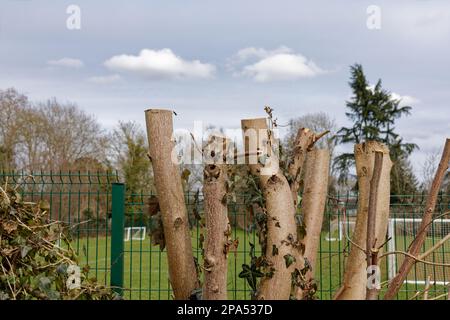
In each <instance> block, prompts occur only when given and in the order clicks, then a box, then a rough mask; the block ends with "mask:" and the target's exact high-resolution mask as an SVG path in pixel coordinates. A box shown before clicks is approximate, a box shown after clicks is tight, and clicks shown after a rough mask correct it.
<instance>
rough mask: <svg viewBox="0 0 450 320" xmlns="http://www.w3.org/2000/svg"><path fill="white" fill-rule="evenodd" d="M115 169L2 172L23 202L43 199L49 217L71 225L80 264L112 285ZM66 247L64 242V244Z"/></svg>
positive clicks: (2, 180) (0, 178)
mask: <svg viewBox="0 0 450 320" xmlns="http://www.w3.org/2000/svg"><path fill="white" fill-rule="evenodd" d="M117 181H118V176H117V173H114V172H65V173H63V172H23V171H19V172H0V183H1V185H2V186H5V185H6V186H10V187H14V188H17V190H18V191H19V192H20V193H21V195H22V197H23V199H24V201H29V202H41V204H42V205H43V206H47V207H48V211H49V218H50V219H51V220H54V221H60V222H62V223H63V224H64V225H66V226H67V227H68V230H69V236H70V239H71V241H70V245H71V247H72V248H73V249H74V250H75V251H76V252H77V254H78V257H79V264H80V267H88V268H89V270H90V272H89V276H91V277H95V278H97V280H98V281H99V282H100V283H102V284H105V285H109V278H110V277H109V268H110V262H109V256H110V252H111V248H110V224H111V184H112V183H114V182H117ZM61 245H62V246H64V245H65V244H61Z"/></svg>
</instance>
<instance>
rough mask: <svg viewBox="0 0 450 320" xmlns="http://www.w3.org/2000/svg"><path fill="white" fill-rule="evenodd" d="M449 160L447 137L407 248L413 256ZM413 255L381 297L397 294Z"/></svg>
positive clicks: (432, 208) (404, 263)
mask: <svg viewBox="0 0 450 320" xmlns="http://www.w3.org/2000/svg"><path fill="white" fill-rule="evenodd" d="M449 161H450V139H447V140H446V142H445V147H444V151H443V153H442V158H441V161H440V163H439V167H438V169H437V171H436V175H435V176H434V179H433V183H432V184H431V187H430V191H429V193H428V196H427V202H426V207H425V208H426V210H425V212H424V214H423V217H422V222H421V224H420V228H419V232H418V234H417V236H416V237H415V238H414V240H413V242H412V243H411V245H410V247H409V249H408V253H409V254H410V255H412V256H413V257H417V256H418V254H419V252H420V250H421V248H422V245H423V243H424V241H425V238H426V235H427V233H428V231H429V229H430V227H431V223H432V221H433V213H434V209H435V207H436V201H437V196H438V193H439V188H440V186H441V184H442V181H443V180H444V177H445V174H446V172H447V169H448V166H449ZM413 257H411V256H405V260H403V263H402V265H401V266H400V269H399V271H398V274H397V275H396V276H395V277H394V279H392V281H391V282H390V283H389V287H388V290H387V291H386V294H385V295H384V297H383V298H384V299H385V300H390V299H393V298H394V297H395V296H396V295H397V293H398V291H399V290H400V288H401V286H402V284H403V282H404V281H405V279H406V277H407V276H408V273H409V271H411V268H412V266H413V265H414V263H415V260H414V258H413Z"/></svg>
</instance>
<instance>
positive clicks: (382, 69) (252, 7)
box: [0, 0, 450, 170]
mask: <svg viewBox="0 0 450 320" xmlns="http://www.w3.org/2000/svg"><path fill="white" fill-rule="evenodd" d="M187 3H188V4H187ZM344 4H345V5H344ZM71 5H75V6H76V7H75V9H77V8H79V9H80V13H81V18H80V21H81V25H80V27H81V28H80V29H77V28H75V29H71V28H73V27H74V26H75V27H76V21H77V20H76V19H73V18H74V17H75V16H74V15H73V14H74V13H75V14H76V10H75V11H72V9H73V8H74V7H73V6H71ZM374 5H375V6H377V7H378V8H379V10H380V20H379V27H380V28H379V29H374V28H373V26H376V25H377V24H376V23H377V22H376V21H375V20H373V18H374V17H375V15H374V11H372V10H373V6H374ZM371 6H372V7H371ZM68 12H69V13H68ZM374 21H375V22H374ZM368 23H369V26H372V27H371V28H369V27H368ZM374 23H375V24H374ZM68 24H69V27H68ZM355 62H358V63H361V64H363V66H364V68H365V71H366V73H367V76H368V78H369V80H370V81H371V83H374V82H375V81H377V79H378V78H382V80H383V85H384V87H385V88H386V89H388V90H390V91H392V92H393V93H394V94H395V95H396V97H402V98H403V101H404V102H405V103H409V104H411V105H412V106H413V111H412V116H410V117H408V118H405V119H402V120H401V121H400V122H399V123H398V126H397V128H398V131H399V132H400V133H401V134H402V135H403V136H404V137H405V140H406V141H409V142H414V143H417V144H418V145H419V146H420V148H421V150H420V151H417V152H415V154H414V157H413V160H414V166H415V167H416V169H417V170H419V169H420V164H421V162H422V161H423V159H424V157H425V155H426V154H427V153H428V152H433V151H435V150H437V149H439V148H440V147H441V146H442V145H443V143H444V139H445V138H446V137H447V136H449V132H450V130H449V129H450V75H449V72H450V64H449V62H450V2H449V1H447V0H428V1H426V0H421V1H419V0H405V1H392V0H387V1H381V0H371V1H363V0H346V1H330V0H329V1H317V0H315V1H299V0H292V1H282V0H281V1H266V0H257V1H254V0H247V1H238V0H228V1H211V0H208V1H207V0H203V1H200V0H195V1H181V0H180V1H178V0H171V1H167V0H166V1H159V0H152V1H138V0H133V1H127V2H125V1H115V0H114V1H108V2H106V1H92V0H91V1H87V0H72V1H50V0H1V1H0V88H2V89H5V88H7V87H11V86H14V87H16V88H17V89H18V90H20V91H22V92H25V93H26V94H28V95H29V97H30V98H31V99H32V100H44V99H47V98H49V97H56V98H58V99H59V100H61V101H72V102H76V103H77V104H78V105H79V106H80V107H81V108H83V109H84V110H86V111H87V112H89V113H92V114H95V115H96V117H97V118H98V120H99V121H100V122H101V123H103V124H104V126H105V127H108V128H110V127H112V126H114V125H115V124H116V123H117V121H119V120H136V121H138V122H140V123H142V124H143V123H144V110H145V109H147V108H150V107H162V108H173V109H174V110H176V112H177V113H178V117H176V118H175V126H176V127H179V128H187V129H190V128H192V126H193V122H194V121H195V120H199V121H203V122H205V123H212V124H215V125H217V126H223V127H226V128H236V127H239V125H240V119H242V118H248V117H258V116H263V115H264V113H263V111H262V109H263V106H264V105H270V106H272V107H273V108H275V112H276V115H277V116H278V118H279V123H283V122H286V121H287V120H288V119H290V118H292V117H296V116H301V115H304V114H306V113H310V112H316V111H324V112H326V113H328V114H329V115H330V116H332V117H333V118H335V119H336V121H337V123H338V125H348V124H349V123H348V121H347V119H346V117H345V100H346V99H348V98H349V96H350V90H349V87H348V79H349V66H350V65H351V64H354V63H355Z"/></svg>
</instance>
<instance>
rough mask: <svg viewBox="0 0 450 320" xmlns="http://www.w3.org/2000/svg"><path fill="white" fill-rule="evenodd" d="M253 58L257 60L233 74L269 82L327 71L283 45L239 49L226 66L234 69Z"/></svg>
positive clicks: (306, 76)
mask: <svg viewBox="0 0 450 320" xmlns="http://www.w3.org/2000/svg"><path fill="white" fill-rule="evenodd" d="M254 59H256V60H257V61H256V62H254V63H251V64H247V65H244V66H242V67H241V69H240V71H238V72H235V75H242V76H246V77H249V78H252V79H253V80H254V81H257V82H269V81H286V80H297V79H300V78H309V77H315V76H317V75H319V74H323V73H326V72H327V71H325V70H323V69H322V68H320V67H318V66H317V65H316V64H315V63H314V62H313V61H311V60H308V59H307V58H306V57H304V56H303V55H301V54H296V53H294V52H293V51H292V49H290V48H288V47H285V46H282V47H279V48H278V49H275V50H271V51H269V50H266V49H263V48H254V47H249V48H244V49H241V50H239V51H238V52H237V53H236V54H235V55H234V56H233V57H232V58H231V59H229V63H228V67H229V68H230V69H234V68H235V67H236V66H237V65H239V64H243V63H245V62H247V61H248V60H254Z"/></svg>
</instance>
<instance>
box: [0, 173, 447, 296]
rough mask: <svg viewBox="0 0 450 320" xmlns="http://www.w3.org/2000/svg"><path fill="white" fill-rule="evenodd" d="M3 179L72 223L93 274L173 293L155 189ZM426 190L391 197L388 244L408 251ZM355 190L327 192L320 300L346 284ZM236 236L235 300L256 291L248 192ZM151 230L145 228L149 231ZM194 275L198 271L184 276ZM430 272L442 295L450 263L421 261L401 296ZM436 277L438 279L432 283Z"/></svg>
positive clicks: (35, 177) (97, 177)
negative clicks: (153, 213) (251, 282)
mask: <svg viewBox="0 0 450 320" xmlns="http://www.w3.org/2000/svg"><path fill="white" fill-rule="evenodd" d="M0 182H1V183H2V184H4V183H5V182H7V183H9V184H16V185H17V184H20V190H21V192H22V193H23V195H24V197H25V198H26V199H27V200H30V201H38V200H40V199H45V200H46V201H48V202H49V204H50V208H51V210H50V215H51V217H52V219H55V220H60V221H64V222H66V223H68V224H69V225H71V232H72V236H73V242H74V245H73V246H74V247H75V248H76V250H77V251H78V254H79V256H80V263H82V264H88V265H89V266H90V270H91V271H90V272H91V274H92V276H95V277H97V279H98V280H99V281H101V282H102V283H104V284H106V285H111V286H113V287H114V288H115V290H116V291H118V292H119V293H122V294H123V296H124V298H126V299H171V289H170V283H169V280H168V268H167V256H166V252H165V250H163V251H161V250H160V247H159V246H158V245H153V244H152V241H151V235H150V233H149V230H151V228H152V220H151V219H150V213H149V206H148V200H149V198H150V197H151V196H152V194H150V193H148V194H147V193H139V194H126V192H125V189H126V188H125V185H124V184H121V183H120V181H119V178H118V176H117V174H116V173H110V172H109V173H108V172H106V173H98V172H95V173H93V172H86V173H82V172H69V173H61V172H58V173H43V172H38V173H36V172H34V173H30V174H29V175H27V174H25V173H23V172H15V173H4V172H3V173H0ZM425 201H426V195H423V194H421V195H403V196H392V198H391V214H390V216H391V220H390V222H389V236H390V237H392V239H391V240H390V241H388V242H387V244H386V246H385V248H384V250H389V251H392V250H398V251H406V250H407V248H408V245H409V243H410V242H411V240H412V239H413V238H414V236H415V234H416V233H417V231H418V225H419V223H420V217H421V216H422V214H423V211H424V206H425ZM186 203H187V208H188V212H189V216H190V222H191V226H192V232H191V233H192V247H193V249H194V255H195V257H196V258H197V260H198V262H199V263H200V264H202V256H201V249H200V248H201V244H200V239H201V234H202V233H203V230H202V227H201V221H199V220H198V219H196V218H195V217H197V218H198V216H201V215H202V198H201V194H186ZM356 204H357V196H356V195H352V194H344V195H336V196H334V197H329V200H328V203H327V209H326V212H325V216H324V223H323V231H322V235H321V240H320V246H319V252H318V258H317V264H316V268H315V274H316V279H317V281H318V287H319V290H318V292H317V298H319V299H331V298H332V296H333V293H334V292H336V290H337V289H338V288H339V287H340V286H341V284H342V279H343V273H344V268H345V260H346V257H347V253H348V247H349V241H348V237H351V232H352V229H353V227H354V222H355V218H356ZM449 210H450V196H449V195H443V194H441V195H439V199H438V205H437V209H436V213H435V217H436V220H435V222H434V223H433V224H432V226H431V231H430V233H429V234H428V236H427V241H426V243H425V244H424V249H423V250H424V251H425V250H426V249H429V248H431V247H432V246H433V245H434V244H436V243H437V242H438V241H439V240H440V239H441V238H442V237H443V236H445V235H446V234H448V233H450V215H445V214H443V213H445V212H447V211H449ZM229 215H230V222H231V224H232V225H233V228H232V230H233V235H232V237H233V238H235V239H238V240H239V246H238V248H237V250H236V251H234V252H231V253H230V254H229V259H228V261H229V262H228V263H229V267H228V291H229V295H228V297H229V299H249V298H250V294H251V289H250V288H249V286H248V285H247V283H246V281H245V279H241V278H239V277H238V275H239V273H240V271H241V269H242V264H244V263H249V262H250V256H249V253H250V243H252V244H255V245H256V251H257V252H256V253H257V254H258V251H259V246H258V239H257V236H256V232H255V230H254V226H253V220H254V219H253V217H252V215H251V213H250V212H249V211H248V210H247V209H246V206H245V205H244V201H243V198H240V199H239V198H238V199H237V202H236V203H232V204H230V205H229ZM144 228H145V229H144ZM403 258H404V257H403V256H402V255H392V256H388V257H386V258H384V259H383V260H382V261H381V267H382V280H383V281H386V280H388V279H389V276H390V273H391V274H392V273H393V272H395V271H396V270H397V269H398V267H399V266H400V264H401V261H402V259H403ZM427 260H429V261H431V262H434V263H437V264H442V263H447V264H449V263H450V242H448V243H446V244H444V245H443V246H441V247H440V248H439V249H437V250H436V251H435V252H433V253H432V254H431V255H430V256H429V257H427ZM186 276H192V275H186ZM428 277H430V278H431V281H432V285H431V287H430V290H429V296H438V295H443V294H445V293H446V292H447V290H448V289H447V287H446V285H448V282H449V281H450V268H445V267H442V266H436V265H424V264H420V263H418V264H416V265H415V267H414V269H413V270H412V272H411V273H410V276H409V277H408V281H407V282H406V283H405V284H404V285H403V287H402V289H401V292H400V293H399V295H398V298H399V299H409V298H411V297H413V296H414V295H415V294H416V292H417V291H419V290H423V288H424V282H425V281H426V280H427V279H428ZM433 282H436V283H435V284H433Z"/></svg>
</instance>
